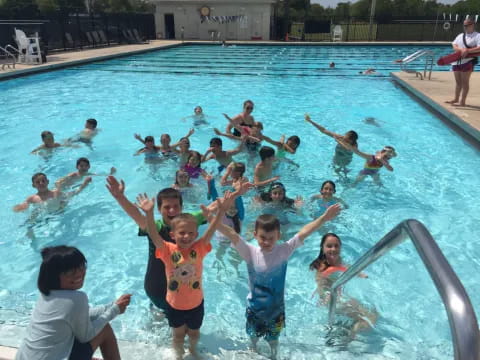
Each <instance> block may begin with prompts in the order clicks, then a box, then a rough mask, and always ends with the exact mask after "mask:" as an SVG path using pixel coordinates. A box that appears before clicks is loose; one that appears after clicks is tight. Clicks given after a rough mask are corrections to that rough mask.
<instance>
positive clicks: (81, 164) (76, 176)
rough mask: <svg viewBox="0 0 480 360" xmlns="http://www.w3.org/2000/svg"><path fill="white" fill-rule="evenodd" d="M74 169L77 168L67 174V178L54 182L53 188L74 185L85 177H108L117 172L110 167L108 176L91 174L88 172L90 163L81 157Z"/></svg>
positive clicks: (105, 174)
mask: <svg viewBox="0 0 480 360" xmlns="http://www.w3.org/2000/svg"><path fill="white" fill-rule="evenodd" d="M76 168H77V171H75V172H72V173H70V174H68V175H67V176H64V177H62V178H60V179H58V180H57V181H56V182H55V186H56V187H57V189H62V188H65V187H68V186H71V185H73V184H74V183H76V182H77V181H79V180H80V179H83V178H84V177H85V176H108V175H113V174H115V172H116V171H117V169H115V168H114V167H113V166H112V168H111V169H110V172H109V173H108V174H107V173H104V174H102V173H100V174H96V173H92V172H90V171H89V170H90V161H89V160H88V159H87V158H85V157H81V158H79V159H78V160H77V165H76Z"/></svg>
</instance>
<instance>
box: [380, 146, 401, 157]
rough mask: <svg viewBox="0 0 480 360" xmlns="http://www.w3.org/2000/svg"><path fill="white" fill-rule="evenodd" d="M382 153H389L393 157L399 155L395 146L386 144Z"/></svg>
mask: <svg viewBox="0 0 480 360" xmlns="http://www.w3.org/2000/svg"><path fill="white" fill-rule="evenodd" d="M381 152H382V153H389V154H390V155H391V157H395V156H397V152H396V151H395V148H394V147H393V146H384V148H383V149H382V150H381Z"/></svg>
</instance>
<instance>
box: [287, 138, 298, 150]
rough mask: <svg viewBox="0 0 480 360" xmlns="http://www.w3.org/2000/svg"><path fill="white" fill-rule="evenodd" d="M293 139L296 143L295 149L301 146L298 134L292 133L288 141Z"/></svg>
mask: <svg viewBox="0 0 480 360" xmlns="http://www.w3.org/2000/svg"><path fill="white" fill-rule="evenodd" d="M288 141H291V142H293V143H294V144H295V149H296V148H298V147H299V146H300V138H299V137H298V136H297V135H292V136H290V137H289V138H288V139H287V142H288Z"/></svg>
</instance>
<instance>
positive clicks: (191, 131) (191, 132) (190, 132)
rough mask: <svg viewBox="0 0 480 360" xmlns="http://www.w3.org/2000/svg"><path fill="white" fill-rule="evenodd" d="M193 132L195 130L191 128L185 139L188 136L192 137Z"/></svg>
mask: <svg viewBox="0 0 480 360" xmlns="http://www.w3.org/2000/svg"><path fill="white" fill-rule="evenodd" d="M194 132H195V129H194V128H191V129H190V131H189V132H188V134H187V136H186V137H189V136H190V135H193V133H194Z"/></svg>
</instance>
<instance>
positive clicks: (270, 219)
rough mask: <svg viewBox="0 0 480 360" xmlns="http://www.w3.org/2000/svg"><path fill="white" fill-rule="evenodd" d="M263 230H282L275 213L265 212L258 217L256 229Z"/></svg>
mask: <svg viewBox="0 0 480 360" xmlns="http://www.w3.org/2000/svg"><path fill="white" fill-rule="evenodd" d="M258 230H263V231H266V232H270V231H275V230H278V231H280V221H278V218H277V217H276V216H275V215H271V214H263V215H260V216H259V217H258V218H257V221H255V231H258Z"/></svg>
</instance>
